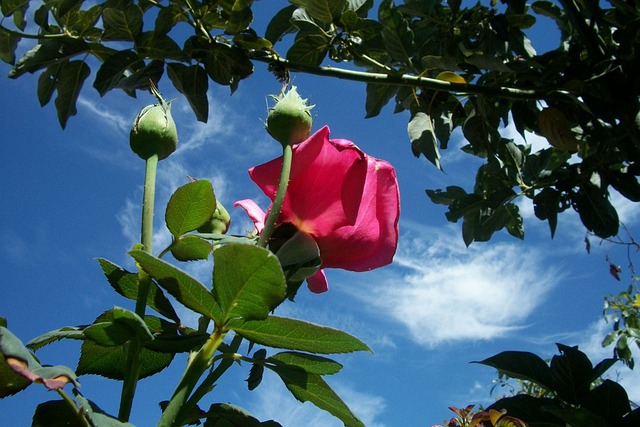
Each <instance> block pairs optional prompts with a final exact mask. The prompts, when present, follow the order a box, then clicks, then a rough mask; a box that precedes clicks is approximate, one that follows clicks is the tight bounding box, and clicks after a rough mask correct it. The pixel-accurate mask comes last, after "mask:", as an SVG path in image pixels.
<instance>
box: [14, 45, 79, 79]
mask: <svg viewBox="0 0 640 427" xmlns="http://www.w3.org/2000/svg"><path fill="white" fill-rule="evenodd" d="M89 50H90V48H89V45H87V43H86V42H84V41H83V40H78V39H75V38H71V37H69V38H67V37H65V38H55V39H45V40H44V41H42V43H40V44H38V45H36V46H35V47H34V48H32V49H31V50H29V51H28V52H27V53H25V54H24V55H23V56H22V58H20V59H19V60H18V62H17V63H16V65H15V67H13V68H12V69H11V71H10V72H9V77H10V78H17V77H20V76H21V75H23V74H24V73H34V72H36V71H38V70H40V69H42V68H45V67H48V66H49V65H52V64H56V63H59V62H63V61H64V60H65V59H70V58H72V57H74V56H76V55H78V54H80V53H83V52H87V51H89Z"/></svg>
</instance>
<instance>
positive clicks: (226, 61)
mask: <svg viewBox="0 0 640 427" xmlns="http://www.w3.org/2000/svg"><path fill="white" fill-rule="evenodd" d="M204 48H205V49H206V53H205V56H204V58H203V61H202V62H203V65H204V68H205V70H206V71H207V74H208V75H209V77H211V79H212V80H213V81H214V82H216V83H218V84H221V85H225V86H231V92H233V91H235V90H236V89H237V87H238V83H239V81H240V80H242V79H244V78H247V77H249V76H250V75H251V74H252V73H253V64H252V63H251V61H250V60H249V58H248V57H247V53H246V52H245V51H244V50H242V49H239V48H237V47H232V46H227V45H225V44H222V43H212V44H207V45H206V46H204Z"/></svg>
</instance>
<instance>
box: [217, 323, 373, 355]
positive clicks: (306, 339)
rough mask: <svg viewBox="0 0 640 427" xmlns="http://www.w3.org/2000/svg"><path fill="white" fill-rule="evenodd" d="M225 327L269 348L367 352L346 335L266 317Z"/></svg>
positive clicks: (318, 351)
mask: <svg viewBox="0 0 640 427" xmlns="http://www.w3.org/2000/svg"><path fill="white" fill-rule="evenodd" d="M229 327H230V329H233V330H234V331H236V333H238V334H240V335H242V336H243V337H245V338H247V339H249V340H251V341H253V342H255V343H257V344H262V345H265V346H269V347H275V348H284V349H288V350H299V351H306V352H310V353H318V354H335V353H351V352H354V351H371V349H370V348H369V347H368V346H367V345H366V344H365V343H363V342H362V341H360V340H359V339H357V338H356V337H354V336H352V335H349V334H347V333H346V332H343V331H340V330H337V329H332V328H328V327H326V326H318V325H314V324H312V323H308V322H304V321H302V320H296V319H288V318H283V317H276V316H269V317H267V318H266V319H265V320H254V321H249V322H244V323H243V322H241V321H236V322H232V323H230V325H229Z"/></svg>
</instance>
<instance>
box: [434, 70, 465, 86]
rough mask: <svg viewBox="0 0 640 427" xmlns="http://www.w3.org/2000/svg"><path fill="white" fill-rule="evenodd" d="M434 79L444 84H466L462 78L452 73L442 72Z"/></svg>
mask: <svg viewBox="0 0 640 427" xmlns="http://www.w3.org/2000/svg"><path fill="white" fill-rule="evenodd" d="M436 79H438V80H444V81H445V82H451V83H461V84H467V81H466V80H465V79H464V77H462V76H459V75H458V74H456V73H454V72H453V71H443V72H441V73H440V74H438V75H437V76H436Z"/></svg>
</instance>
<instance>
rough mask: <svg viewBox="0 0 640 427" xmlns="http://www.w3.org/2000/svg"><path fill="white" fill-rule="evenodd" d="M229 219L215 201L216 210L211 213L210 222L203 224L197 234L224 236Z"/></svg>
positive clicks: (220, 205)
mask: <svg viewBox="0 0 640 427" xmlns="http://www.w3.org/2000/svg"><path fill="white" fill-rule="evenodd" d="M230 223H231V217H230V216H229V212H227V210H226V209H225V208H224V206H222V204H221V203H220V202H219V201H217V200H216V210H215V211H213V215H212V216H211V220H209V221H208V222H205V223H204V224H203V225H201V226H200V227H199V228H198V232H199V233H213V234H225V233H226V232H227V230H228V229H229V224H230Z"/></svg>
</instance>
